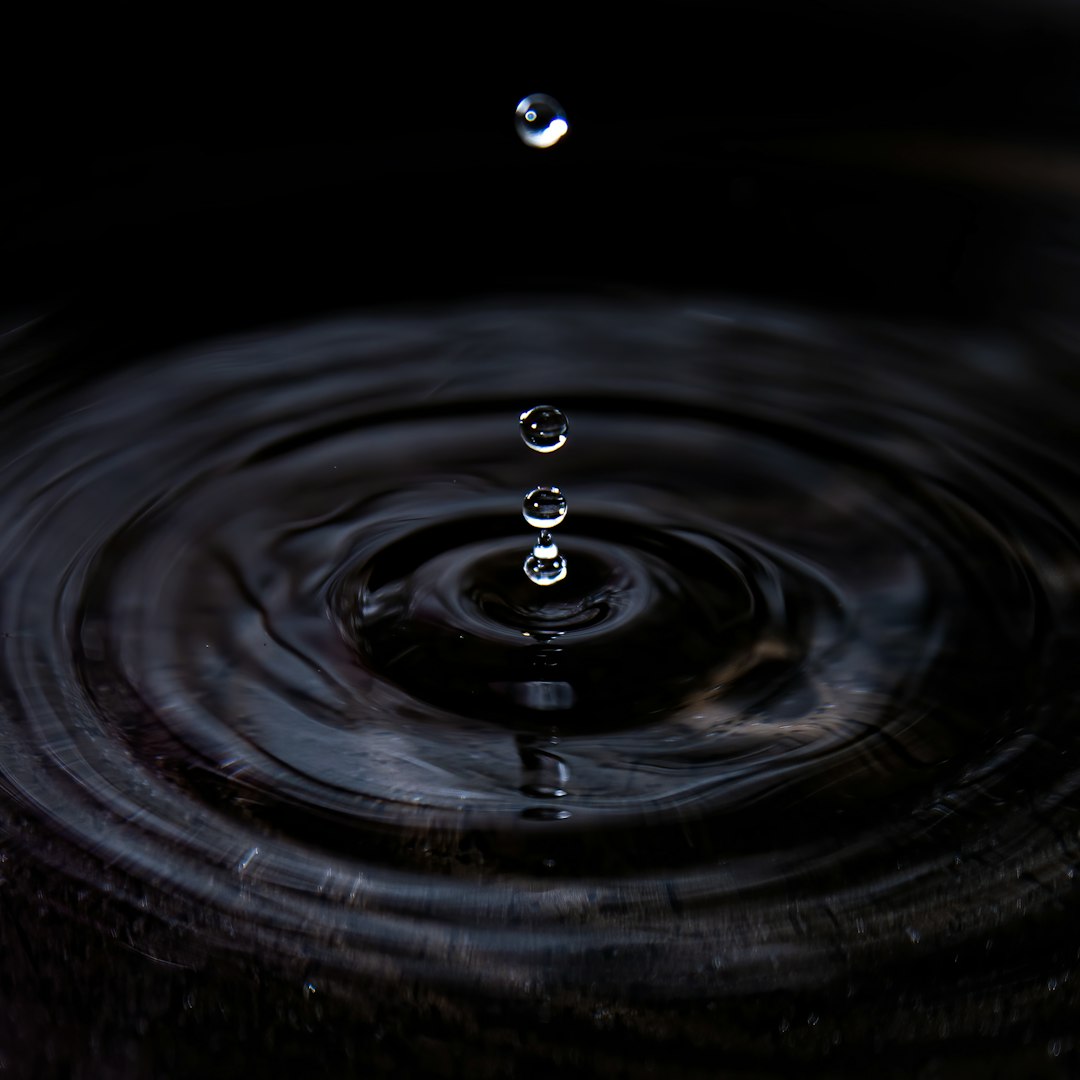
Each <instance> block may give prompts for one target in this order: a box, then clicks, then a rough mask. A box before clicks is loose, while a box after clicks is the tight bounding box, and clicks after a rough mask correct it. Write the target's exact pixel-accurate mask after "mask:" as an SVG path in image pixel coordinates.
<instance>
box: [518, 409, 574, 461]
mask: <svg viewBox="0 0 1080 1080" xmlns="http://www.w3.org/2000/svg"><path fill="white" fill-rule="evenodd" d="M568 430H569V425H568V424H567V422H566V415H565V414H564V413H563V411H562V410H561V409H556V408H555V407H554V406H553V405H534V406H533V407H532V408H531V409H526V410H525V411H524V412H523V413H522V414H521V437H522V438H523V439H524V440H525V445H526V446H527V447H529V449H530V450H535V451H536V452H537V453H538V454H550V453H553V452H554V451H556V450H558V449H559V448H560V447H562V446H564V445H565V444H566V435H567V432H568Z"/></svg>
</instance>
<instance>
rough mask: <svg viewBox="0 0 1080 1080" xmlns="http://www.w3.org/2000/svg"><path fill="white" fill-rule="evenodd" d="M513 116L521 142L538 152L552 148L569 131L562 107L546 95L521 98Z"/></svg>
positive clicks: (531, 95)
mask: <svg viewBox="0 0 1080 1080" xmlns="http://www.w3.org/2000/svg"><path fill="white" fill-rule="evenodd" d="M514 116H515V124H516V126H517V133H518V135H519V136H520V137H521V141H522V142H523V143H525V145H526V146H534V147H536V148H537V149H538V150H546V149H547V148H548V147H550V146H554V145H555V144H556V143H557V142H558V141H559V140H560V139H561V138H562V137H563V136H564V135H565V134H566V133H567V132H568V131H569V130H570V126H569V124H567V122H566V114H565V113H564V112H563V107H562V106H561V105H560V104H559V103H558V102H557V101H556V100H555V99H554V98H553V97H551V96H549V95H548V94H530V95H529V96H528V97H524V98H522V99H521V100H520V101H519V102H518V107H517V111H516V112H515V114H514Z"/></svg>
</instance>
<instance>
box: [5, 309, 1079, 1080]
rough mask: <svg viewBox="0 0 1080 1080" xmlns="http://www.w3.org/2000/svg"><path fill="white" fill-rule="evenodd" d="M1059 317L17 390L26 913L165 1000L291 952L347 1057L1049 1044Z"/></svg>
mask: <svg viewBox="0 0 1080 1080" xmlns="http://www.w3.org/2000/svg"><path fill="white" fill-rule="evenodd" d="M26 347H27V346H26V342H25V341H23V340H22V339H20V338H19V337H18V335H14V337H13V338H12V340H11V341H10V342H9V345H8V348H9V354H10V356H11V357H13V358H17V357H18V356H19V355H20V352H19V350H20V349H25V348H26ZM1063 355H1065V353H1064V352H1063V351H1062V350H1060V349H1058V348H1056V347H1055V346H1054V344H1053V343H1052V342H1051V341H1050V340H1049V339H1048V338H1042V339H1035V338H1032V339H1031V340H1022V339H1020V338H1007V337H1003V336H998V337H994V338H986V337H980V336H977V335H970V336H965V335H961V334H958V333H956V332H945V331H933V330H929V329H927V330H917V329H913V328H911V327H906V328H903V329H900V328H898V327H896V326H893V325H889V324H884V323H861V324H860V323H855V322H852V321H841V320H836V319H826V318H824V317H810V316H807V315H804V314H800V313H798V312H795V311H788V310H773V309H768V308H764V307H753V306H750V305H746V304H734V303H728V302H720V301H701V302H693V303H690V302H685V301H680V302H674V301H663V300H659V299H657V300H655V301H653V302H651V303H647V304H642V303H638V304H635V305H634V307H633V308H629V307H627V306H625V305H621V304H617V303H614V302H608V301H596V300H589V299H582V300H580V301H578V302H571V301H561V302H559V303H558V305H555V306H553V305H552V304H541V303H531V304H527V303H520V304H506V303H498V304H495V303H492V304H488V305H483V304H472V305H468V306H460V307H457V308H443V309H441V310H433V311H432V312H431V313H430V314H428V315H426V316H424V317H411V318H409V319H399V318H395V317H390V316H387V317H384V318H379V317H375V316H362V317H361V316H357V317H349V318H338V319H334V320H327V321H321V322H314V323H311V324H308V325H303V326H299V327H293V328H289V329H269V330H266V331H265V332H262V333H251V334H247V335H245V336H243V337H234V338H228V339H225V340H218V341H211V342H207V343H205V344H203V345H199V346H195V347H190V348H188V349H187V350H185V351H178V352H174V353H172V354H169V355H164V356H157V357H147V358H146V361H145V363H143V364H141V365H140V366H138V367H137V368H136V369H133V370H131V371H128V372H126V373H123V374H120V375H113V376H109V377H102V378H100V379H91V380H89V381H88V382H86V384H85V385H82V386H81V387H78V388H75V389H71V390H69V391H66V392H59V393H56V394H53V395H51V396H42V397H40V398H37V399H34V398H31V397H30V396H29V395H26V396H24V397H15V398H14V399H12V400H8V401H5V402H4V404H3V406H2V410H3V422H2V424H0V431H2V432H3V434H2V435H0V460H2V462H3V481H2V484H0V491H2V494H0V522H2V527H0V582H2V584H0V612H2V618H3V631H4V638H3V651H2V664H0V693H2V697H0V731H2V737H3V740H4V746H5V753H4V755H3V760H2V762H0V787H2V792H3V797H2V803H0V813H2V819H0V820H2V826H3V832H4V834H5V836H6V839H5V840H4V847H3V850H4V854H5V859H6V861H5V864H4V868H3V869H4V872H5V875H6V881H7V882H8V888H9V890H10V895H11V897H12V900H11V903H12V904H13V905H15V907H16V908H17V909H18V910H19V911H20V912H21V911H24V910H25V911H27V912H29V911H31V910H34V911H36V910H37V908H38V907H40V915H39V916H38V917H40V918H42V919H45V920H53V921H55V920H59V921H60V922H61V923H62V924H64V925H78V926H81V927H83V930H81V931H79V933H80V934H85V935H86V936H85V938H83V939H81V940H96V939H97V938H98V937H101V938H103V939H108V938H110V937H111V936H112V935H119V937H118V939H117V940H119V942H120V945H119V947H121V948H123V949H124V950H127V951H128V952H129V953H132V954H134V955H137V956H138V957H142V958H147V957H148V958H150V960H148V961H145V962H147V963H152V964H154V965H156V968H155V970H157V969H160V970H161V972H163V973H164V974H163V975H162V980H163V981H162V986H164V987H168V988H171V989H167V990H162V991H161V993H163V994H167V993H181V991H182V993H181V998H182V999H183V1000H186V995H188V994H197V992H200V993H206V992H207V991H206V990H205V985H206V981H207V979H208V978H210V976H208V975H207V974H206V972H207V971H208V970H211V969H213V970H217V969H220V970H221V971H224V972H226V973H232V974H224V975H221V976H220V978H221V979H223V980H226V983H227V979H228V978H236V980H237V981H241V982H242V981H243V980H244V978H246V977H251V978H257V979H259V980H263V981H265V983H266V985H267V986H274V987H279V986H290V987H291V986H295V987H296V988H297V990H296V1000H295V1001H294V1002H291V1003H289V1004H288V1005H287V1006H286V1007H285V1013H286V1015H289V1014H290V1010H291V1015H292V1016H293V1021H290V1023H292V1024H293V1030H298V1031H302V1029H303V1028H304V1025H305V1024H306V1025H308V1026H310V1027H312V1029H313V1030H314V1029H317V1028H318V1027H319V1025H320V1024H321V1025H327V1026H328V1030H331V1031H334V1032H338V1033H339V1034H340V1032H341V1031H343V1030H348V1031H349V1032H350V1034H349V1036H348V1037H349V1039H351V1040H353V1041H352V1042H350V1043H348V1045H350V1046H353V1047H354V1049H355V1052H356V1053H357V1054H359V1055H361V1056H366V1057H372V1055H374V1057H372V1060H376V1059H377V1057H378V1053H379V1052H380V1051H378V1050H377V1049H376V1047H377V1044H381V1042H382V1040H383V1039H384V1038H387V1037H389V1038H390V1040H391V1042H393V1040H394V1039H397V1040H399V1042H398V1044H396V1049H395V1050H394V1051H393V1053H392V1054H391V1055H390V1057H391V1058H393V1059H394V1060H396V1058H395V1057H394V1055H399V1056H400V1054H402V1053H407V1052H408V1053H415V1052H417V1051H416V1048H415V1047H412V1048H411V1049H410V1048H409V1039H410V1035H409V1032H410V1031H412V1030H414V1028H415V1025H416V1024H418V1023H422V1024H424V1025H427V1030H429V1031H431V1032H434V1033H435V1034H434V1035H432V1038H436V1039H437V1038H439V1037H440V1036H439V1035H438V1033H439V1032H442V1033H443V1037H445V1039H446V1040H448V1042H449V1043H451V1044H453V1042H454V1039H455V1038H457V1037H458V1036H457V1035H455V1032H458V1030H459V1029H458V1025H459V1024H461V1025H464V1028H462V1029H461V1030H469V1031H471V1035H470V1036H469V1038H468V1041H469V1045H470V1046H471V1047H472V1050H471V1051H470V1053H474V1054H476V1055H478V1056H477V1057H476V1059H475V1060H476V1061H482V1060H483V1055H484V1054H485V1053H495V1051H493V1050H491V1046H492V1045H494V1044H490V1043H489V1042H485V1039H486V1038H487V1036H486V1035H481V1034H480V1032H481V1030H483V1031H488V1030H489V1027H487V1026H484V1024H481V1026H480V1027H479V1028H478V1027H476V1025H477V1024H480V1023H481V1022H480V1021H478V1020H477V1019H476V1018H477V1017H478V1016H487V1017H488V1018H489V1020H490V1017H491V1016H492V1015H494V1013H496V1012H498V1010H505V1012H504V1016H505V1017H507V1018H508V1019H506V1020H505V1021H504V1023H505V1024H506V1025H509V1027H510V1028H514V1029H515V1030H520V1017H521V1016H523V1015H526V1014H527V1015H531V1016H533V1018H534V1019H537V1018H538V1017H539V1022H550V1021H552V1020H556V1021H558V1022H559V1023H560V1024H562V1025H563V1027H562V1032H563V1039H564V1045H565V1046H577V1047H578V1051H576V1052H577V1053H579V1055H580V1054H581V1053H585V1051H584V1050H582V1049H581V1048H582V1047H590V1048H591V1049H590V1050H589V1053H594V1054H595V1055H596V1057H595V1059H591V1060H593V1066H594V1067H596V1068H598V1069H601V1070H603V1069H605V1068H614V1065H612V1064H611V1063H612V1062H615V1061H620V1062H622V1063H623V1064H622V1066H621V1067H625V1068H631V1069H632V1068H637V1067H639V1066H640V1068H642V1069H645V1068H646V1067H647V1066H649V1067H651V1066H650V1062H653V1063H655V1062H656V1061H662V1060H664V1059H665V1055H668V1056H670V1052H671V1047H672V1046H679V1047H681V1048H682V1049H683V1050H685V1051H686V1053H687V1054H692V1053H697V1052H699V1051H700V1053H701V1054H702V1055H705V1056H707V1055H708V1053H711V1052H713V1051H714V1050H715V1049H716V1048H723V1049H724V1051H725V1052H730V1053H733V1054H735V1055H736V1058H737V1062H741V1063H744V1064H747V1067H749V1065H750V1064H754V1063H756V1064H757V1065H760V1066H761V1067H763V1068H765V1067H770V1066H776V1065H777V1064H778V1063H783V1062H789V1063H790V1062H791V1061H793V1060H810V1059H812V1060H819V1061H829V1060H833V1061H837V1062H840V1063H841V1064H842V1063H843V1061H844V1060H845V1059H844V1054H845V1053H850V1054H852V1055H855V1057H857V1056H858V1055H859V1054H861V1053H865V1052H867V1049H868V1048H872V1047H873V1046H875V1045H878V1043H885V1044H888V1045H891V1046H894V1047H896V1048H898V1049H897V1052H898V1053H899V1054H901V1055H902V1054H903V1053H904V1052H905V1049H904V1048H905V1047H908V1048H911V1047H918V1046H920V1045H923V1044H924V1043H926V1042H927V1041H929V1040H935V1041H936V1042H937V1043H939V1044H940V1045H941V1046H945V1047H948V1046H959V1047H963V1046H965V1045H967V1044H966V1042H965V1040H970V1039H972V1038H977V1037H979V1036H985V1035H986V1034H994V1033H997V1034H999V1035H1002V1034H1003V1037H1004V1038H1005V1043H1004V1047H1005V1050H1006V1052H1008V1051H1009V1050H1010V1049H1011V1048H1015V1047H1020V1046H1026V1045H1028V1044H1029V1043H1030V1042H1031V1040H1044V1041H1045V1040H1052V1039H1056V1040H1057V1043H1056V1045H1057V1046H1058V1052H1059V1053H1061V1050H1062V1047H1064V1048H1065V1050H1066V1051H1068V1050H1069V1049H1071V1042H1070V1041H1069V1040H1070V1039H1071V1035H1070V1031H1071V1028H1069V1027H1068V1026H1063V1025H1062V1021H1061V1015H1062V1014H1061V1013H1060V1011H1059V1010H1060V1009H1067V1008H1068V1007H1069V1003H1070V1002H1073V1001H1074V998H1072V997H1071V996H1070V995H1069V991H1068V982H1069V974H1070V972H1071V969H1072V966H1073V964H1075V962H1076V958H1077V952H1076V949H1077V945H1078V944H1080V943H1078V942H1076V941H1074V937H1075V934H1074V930H1073V929H1072V922H1073V921H1074V920H1072V919H1070V917H1069V913H1070V912H1071V910H1072V908H1073V906H1074V904H1075V900H1074V899H1073V890H1074V882H1075V866H1076V863H1077V859H1078V851H1077V841H1076V838H1077V835H1078V833H1077V829H1078V826H1080V821H1078V819H1077V804H1076V799H1075V790H1076V786H1077V783H1078V778H1080V770H1078V764H1080V757H1078V747H1077V746H1076V737H1077V736H1076V732H1077V723H1076V721H1077V709H1078V707H1080V706H1078V702H1080V674H1078V672H1077V669H1076V664H1075V656H1076V647H1077V644H1078V642H1077V636H1078V631H1080V618H1078V607H1077V589H1078V587H1080V545H1078V542H1077V533H1076V516H1077V499H1078V494H1077V493H1078V492H1080V484H1078V477H1077V444H1076V427H1075V417H1076V415H1077V408H1078V404H1080V403H1078V401H1077V394H1076V391H1077V383H1076V379H1075V376H1074V374H1073V373H1072V371H1071V370H1070V365H1069V363H1067V362H1066V361H1065V360H1063V359H1062V356H1063ZM541 380H542V381H541ZM541 395H542V396H543V397H544V398H549V399H550V400H557V401H558V402H559V403H560V405H561V406H564V407H565V408H566V410H567V412H568V413H570V414H572V416H573V418H574V423H575V445H574V453H573V454H572V455H560V459H559V461H558V466H559V475H558V480H559V483H560V485H565V488H566V490H571V491H572V493H573V503H574V512H573V514H572V515H570V516H569V517H568V518H567V521H566V522H565V523H564V524H563V525H561V526H560V534H561V535H560V539H561V540H562V541H563V542H564V543H565V546H566V547H567V548H571V549H572V552H573V562H574V567H573V573H572V574H571V575H570V576H569V577H568V578H567V579H566V580H565V581H562V582H560V583H559V584H558V585H556V586H555V587H552V588H548V589H536V588H535V587H534V586H533V585H532V584H531V583H530V582H529V581H528V580H526V579H525V578H524V577H523V575H522V574H521V570H520V557H521V555H520V546H521V536H520V522H518V523H517V524H515V522H516V521H517V517H516V512H515V510H514V507H515V505H516V500H518V499H520V498H521V492H523V491H529V490H530V489H533V488H534V487H535V483H536V479H537V478H536V477H535V462H536V460H537V459H535V458H533V457H532V455H525V457H526V458H528V460H523V456H522V454H520V453H515V452H514V451H513V447H512V446H508V442H507V418H508V417H510V418H511V422H512V417H513V416H514V415H515V413H516V411H517V410H518V409H520V405H521V402H522V401H523V400H537V399H538V398H540V397H541ZM518 450H520V447H518ZM563 457H565V459H566V460H565V461H564V460H562V458H563ZM549 490H550V489H549ZM554 490H555V491H556V494H557V493H558V492H557V489H554ZM529 498H534V499H535V500H536V506H535V508H534V509H535V510H536V514H537V517H538V519H544V520H546V518H545V515H546V514H548V513H549V511H550V506H549V501H550V500H549V497H548V496H545V499H547V500H548V501H545V500H540V499H539V497H538V496H537V492H536V491H533V492H532V494H531V495H530V496H529V497H527V499H526V509H527V510H528V509H529ZM561 506H562V510H561V512H565V502H563V503H562V504H561ZM556 509H558V508H557V507H556ZM560 520H561V518H560ZM530 523H531V524H536V523H535V522H530ZM541 524H543V522H542V521H541ZM77 940H80V939H77ZM28 948H29V949H30V951H31V952H32V951H33V947H32V946H29V947H28ZM28 955H29V953H28ZM103 955H105V956H108V955H109V953H108V948H106V952H105V953H104V954H103ZM72 962H73V963H76V964H79V963H82V964H88V965H90V966H91V967H92V966H93V965H94V964H99V965H100V964H103V963H108V961H102V959H101V956H100V955H99V954H98V953H97V952H95V951H94V949H93V948H91V949H90V950H89V951H88V952H87V954H86V956H83V957H81V958H80V957H79V956H76V957H75V959H74V960H73V961H72ZM139 962H143V961H139ZM237 972H246V973H247V976H241V975H238V974H235V973H237ZM214 977H215V978H216V977H218V976H214ZM1051 981H1052V982H1053V990H1052V991H1051V990H1048V989H1047V987H1048V986H1049V985H1050V982H1051ZM226 983H223V985H225V984H226ZM211 985H213V984H211ZM228 985H230V987H231V989H230V990H229V994H228V995H224V994H219V998H218V999H215V1000H219V999H220V1000H225V998H226V997H228V998H229V1000H234V1001H235V1000H236V989H235V986H232V984H228ZM200 987H201V988H202V989H201V990H200V989H198V988H200ZM301 987H302V988H303V994H301V989H300V988H301ZM373 988H377V992H376V990H375V989H373ZM274 993H277V991H276V990H275V991H274ZM8 994H9V996H10V998H11V1000H12V1001H14V1002H16V1004H17V1003H18V1002H19V1001H20V1000H22V999H21V998H20V995H19V993H18V992H17V991H10V990H9V991H8ZM1048 995H1049V997H1048ZM1043 999H1046V1001H1045V1002H1044V1000H1043ZM274 1000H277V999H276V998H275V999H274ZM285 1000H288V999H287V998H286V999H285ZM316 1005H317V1006H318V1008H319V1009H321V1010H323V1011H322V1012H321V1013H320V1014H319V1015H318V1016H316V1014H315V1013H314V1012H312V1011H311V1010H313V1009H314V1008H315V1007H316ZM162 1007H163V1008H164V1006H162ZM200 1007H201V1006H200ZM236 1007H237V1008H239V1006H236ZM132 1008H138V1006H132ZM192 1008H194V1006H192ZM304 1010H307V1011H304ZM493 1010H494V1012H493ZM537 1010H539V1012H537ZM189 1011H190V1010H189ZM541 1014H542V1015H541ZM297 1016H299V1017H300V1019H299V1020H297V1019H296V1017H297ZM418 1017H423V1018H424V1019H423V1020H422V1021H421V1020H418V1019H417V1018H418ZM335 1024H336V1025H337V1026H336V1027H335V1026H334V1025H335ZM470 1024H471V1025H473V1027H472V1028H469V1025H470ZM380 1031H381V1032H382V1033H383V1034H382V1035H379V1034H378V1032H380ZM387 1033H389V1035H388V1034H387ZM627 1040H629V1041H627ZM343 1045H344V1044H343ZM485 1047H487V1048H488V1049H485ZM628 1047H629V1048H631V1049H633V1054H632V1055H631V1056H634V1057H635V1058H636V1059H637V1060H636V1061H635V1062H632V1063H629V1064H628V1063H627V1057H626V1054H627V1053H628ZM692 1048H697V1050H692ZM710 1048H712V1049H710ZM912 1052H914V1051H912ZM705 1056H703V1057H702V1061H703V1062H704V1061H705ZM388 1060H389V1059H388ZM551 1060H552V1061H555V1060H557V1056H556V1057H553V1058H552V1059H551ZM579 1060H584V1059H580V1058H579ZM853 1060H854V1058H853ZM597 1062H599V1063H600V1064H597ZM605 1063H606V1064H605ZM703 1067H704V1066H703Z"/></svg>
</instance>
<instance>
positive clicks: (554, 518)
mask: <svg viewBox="0 0 1080 1080" xmlns="http://www.w3.org/2000/svg"><path fill="white" fill-rule="evenodd" d="M521 513H522V515H523V516H524V518H525V520H526V521H527V522H528V523H529V524H530V525H532V526H533V528H536V529H554V528H555V526H556V525H559V524H561V523H562V520H563V518H565V517H566V498H565V497H564V496H563V494H562V492H561V491H560V490H559V489H558V488H557V487H538V488H533V490H532V491H530V492H529V494H528V495H526V496H525V499H524V502H523V503H522V505H521Z"/></svg>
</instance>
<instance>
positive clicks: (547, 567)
mask: <svg viewBox="0 0 1080 1080" xmlns="http://www.w3.org/2000/svg"><path fill="white" fill-rule="evenodd" d="M552 546H554V545H552ZM534 550H535V549H534ZM524 569H525V576H526V577H527V578H528V579H529V580H530V581H531V582H532V583H533V584H534V585H554V584H555V583H556V582H557V581H562V579H563V578H564V577H566V560H565V559H564V558H563V557H562V556H561V555H558V554H557V555H555V557H554V558H551V559H543V558H540V557H538V556H537V555H530V556H529V557H528V558H527V559H526V560H525V564H524Z"/></svg>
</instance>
